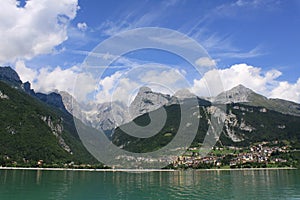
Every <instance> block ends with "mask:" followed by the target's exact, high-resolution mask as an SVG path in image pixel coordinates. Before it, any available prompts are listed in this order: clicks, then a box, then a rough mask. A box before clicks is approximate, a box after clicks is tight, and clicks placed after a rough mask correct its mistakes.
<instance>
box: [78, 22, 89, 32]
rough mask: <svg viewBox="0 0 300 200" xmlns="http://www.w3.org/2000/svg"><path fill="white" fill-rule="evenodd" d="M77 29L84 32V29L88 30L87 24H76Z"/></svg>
mask: <svg viewBox="0 0 300 200" xmlns="http://www.w3.org/2000/svg"><path fill="white" fill-rule="evenodd" d="M77 28H78V29H79V30H80V31H86V29H87V28H88V26H87V24H86V23H85V22H83V23H78V24H77Z"/></svg>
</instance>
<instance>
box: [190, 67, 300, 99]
mask: <svg viewBox="0 0 300 200" xmlns="http://www.w3.org/2000/svg"><path fill="white" fill-rule="evenodd" d="M281 74H282V73H281V72H280V71H278V70H269V71H267V72H263V71H262V69H261V68H259V67H254V66H250V65H247V64H236V65H233V66H231V67H230V68H226V69H218V70H217V69H215V70H211V71H208V72H206V73H205V74H204V76H203V77H202V78H201V79H200V80H197V79H195V80H194V84H193V87H192V89H191V90H192V91H193V92H194V93H196V94H197V95H200V96H215V95H217V94H219V93H220V92H221V91H222V88H223V89H224V90H229V89H231V88H233V87H235V86H237V85H238V84H242V85H244V86H246V87H248V88H250V89H252V90H254V91H255V92H257V93H259V94H263V95H265V96H267V97H274V96H275V95H277V97H278V98H284V99H288V100H295V98H292V96H291V95H290V94H291V93H293V92H287V93H288V94H284V93H282V92H280V90H284V88H290V89H291V91H293V90H296V89H295V88H297V86H295V85H291V84H288V83H284V82H280V81H278V80H276V79H277V78H278V77H279V76H280V75H281ZM218 80H221V82H220V81H218ZM207 83H208V84H207ZM221 84H223V86H221ZM207 85H209V86H211V87H210V88H207ZM280 88H281V89H280ZM294 95H295V94H294ZM297 101H298V102H300V99H299V98H298V100H297Z"/></svg>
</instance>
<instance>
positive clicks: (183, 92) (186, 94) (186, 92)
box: [174, 89, 196, 99]
mask: <svg viewBox="0 0 300 200" xmlns="http://www.w3.org/2000/svg"><path fill="white" fill-rule="evenodd" d="M174 96H175V97H177V98H180V99H187V98H193V97H196V95H195V94H193V93H191V92H190V91H189V90H188V89H180V90H178V91H176V92H175V94H174Z"/></svg>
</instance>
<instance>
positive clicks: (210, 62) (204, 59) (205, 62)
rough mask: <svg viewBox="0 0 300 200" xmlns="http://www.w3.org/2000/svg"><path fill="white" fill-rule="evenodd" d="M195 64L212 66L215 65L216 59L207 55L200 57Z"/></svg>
mask: <svg viewBox="0 0 300 200" xmlns="http://www.w3.org/2000/svg"><path fill="white" fill-rule="evenodd" d="M195 64H196V65H198V66H199V67H214V66H216V61H215V60H213V59H211V58H209V57H201V58H199V59H197V60H196V62H195Z"/></svg>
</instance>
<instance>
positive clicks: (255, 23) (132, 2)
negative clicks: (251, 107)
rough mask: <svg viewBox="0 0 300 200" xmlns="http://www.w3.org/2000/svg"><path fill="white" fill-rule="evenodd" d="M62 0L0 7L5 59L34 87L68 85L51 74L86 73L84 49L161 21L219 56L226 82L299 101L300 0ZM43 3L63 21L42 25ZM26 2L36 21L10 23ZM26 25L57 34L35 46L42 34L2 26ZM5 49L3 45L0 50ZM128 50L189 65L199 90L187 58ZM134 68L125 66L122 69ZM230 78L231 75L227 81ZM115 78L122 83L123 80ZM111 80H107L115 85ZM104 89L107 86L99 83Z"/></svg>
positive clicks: (135, 56)
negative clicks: (39, 7) (56, 79)
mask: <svg viewBox="0 0 300 200" xmlns="http://www.w3.org/2000/svg"><path fill="white" fill-rule="evenodd" d="M10 2H13V3H14V2H15V1H13V0H10ZM61 2H65V5H58V4H59V3H58V4H57V6H56V5H55V3H53V2H52V4H53V5H51V6H49V4H50V1H46V0H43V1H40V2H38V1H37V0H32V1H31V2H30V3H29V2H25V1H21V3H20V4H19V5H18V6H16V7H19V9H17V10H16V9H13V8H11V9H12V10H11V11H12V12H10V13H7V14H6V13H5V12H4V14H2V15H1V14H0V19H1V18H3V19H1V24H2V28H1V29H0V32H1V31H2V32H3V35H4V37H3V36H2V37H3V38H2V39H3V41H2V42H4V43H5V45H7V46H9V50H10V51H11V54H7V55H6V54H5V55H6V56H5V55H4V56H2V57H1V56H0V63H1V64H2V65H4V64H10V65H12V66H14V67H15V68H16V69H17V71H18V72H19V73H21V74H20V76H21V78H22V79H24V81H25V79H26V80H29V81H31V82H33V87H34V88H35V89H36V90H41V91H44V92H47V91H46V90H53V89H55V88H54V87H57V88H56V89H59V90H63V89H64V87H63V85H64V83H63V82H61V84H62V85H58V84H59V83H57V84H56V83H54V80H52V79H51V77H55V74H54V73H55V72H57V73H60V74H65V76H66V79H68V77H69V75H70V74H72V75H77V74H78V73H81V72H79V71H80V70H79V69H78V68H80V64H81V63H82V62H83V61H84V59H85V58H86V56H87V53H88V52H90V51H92V50H93V49H94V48H95V47H96V46H97V45H98V44H99V43H101V42H102V41H104V40H105V39H107V38H109V37H111V36H114V35H115V34H118V33H121V32H122V31H127V30H132V29H134V28H142V27H161V28H168V29H172V30H175V31H178V32H180V33H182V34H184V35H186V36H188V37H190V38H192V39H194V40H196V41H197V42H198V43H199V44H201V45H202V46H203V47H204V49H205V50H206V51H207V53H208V54H209V56H210V58H211V59H212V60H213V61H214V62H215V63H216V67H217V68H218V69H219V72H220V76H221V78H222V79H224V83H223V84H224V89H228V88H230V87H232V86H234V85H237V84H239V83H242V84H244V85H246V86H247V87H250V88H251V89H253V90H255V91H257V92H259V93H262V94H264V95H266V96H268V97H276V98H284V99H289V100H292V101H297V102H300V94H299V90H300V80H299V77H300V68H299V67H300V60H299V57H300V55H299V54H300V53H299V52H300V37H299V35H300V28H299V27H300V1H297V0H290V1H280V0H253V1H247V0H232V1H217V0H215V1H206V0H203V1H201V0H166V1H158V0H151V1H150V0H149V1H137V0H127V1H106V0H100V1H99V0H79V1H77V0H71V1H66V0H65V1H61ZM1 4H3V2H2V3H1ZM5 6H7V8H8V7H9V8H10V7H12V6H11V5H9V3H7V4H3V6H1V7H2V9H5ZM38 6H45V9H46V10H49V16H53V19H59V20H60V22H59V25H58V24H57V23H58V22H57V21H56V22H55V24H54V25H53V24H51V23H50V22H49V25H47V26H46V25H45V28H43V22H41V23H38V20H39V19H47V18H46V16H43V15H42V14H40V13H38V12H35V10H36V8H37V7H38ZM47 6H49V7H47ZM22 9H23V11H24V10H26V11H28V13H30V12H32V13H35V14H36V15H31V16H35V17H36V20H32V19H31V20H29V22H26V23H25V22H24V21H20V22H15V23H16V24H14V22H9V20H8V18H7V17H9V18H10V17H18V18H17V19H19V18H20V17H22V16H23V15H24V16H26V14H24V13H25V12H24V13H22V12H23V11H22ZM7 10H9V9H7ZM0 11H1V8H0ZM50 11H51V12H50ZM40 15H42V16H40ZM43 17H45V18H43ZM54 17H55V18H54ZM24 20H25V17H24ZM17 21H18V20H17ZM49 21H50V20H49ZM5 22H7V23H5ZM18 23H19V24H18ZM24 24H26V26H25V25H24ZM23 25H24V27H25V29H26V28H28V29H29V28H31V26H32V29H33V30H35V29H39V28H40V27H42V28H40V29H41V30H44V29H45V31H40V32H38V31H36V38H39V36H40V35H43V37H42V36H41V37H40V38H41V40H44V41H45V40H47V41H48V38H47V37H46V36H47V33H48V32H49V33H51V34H49V37H50V35H53V38H54V39H53V42H52V43H51V42H48V43H45V44H44V43H42V44H43V45H44V46H42V45H39V46H38V45H37V44H41V41H37V43H34V42H32V43H29V42H27V41H30V40H31V38H30V37H31V36H30V34H28V33H27V32H26V34H24V35H25V36H26V37H25V36H24V40H17V38H20V35H18V37H17V36H16V37H13V36H12V34H11V33H10V35H8V33H7V32H5V29H4V28H6V30H11V31H12V32H13V31H14V30H15V29H14V28H13V27H20V26H23ZM52 25H53V27H52ZM0 27H1V26H0ZM51 27H52V28H51ZM22 30H24V29H22ZM47 31H48V32H47ZM19 33H22V32H19ZM6 35H7V38H5V36H6ZM33 35H34V34H33ZM45 35H46V36H45ZM54 36H55V37H54ZM32 37H33V36H32ZM21 39H22V36H21ZM7 41H8V42H7ZM10 41H12V42H11V43H10ZM23 42H24V45H23ZM25 42H27V43H28V44H27V43H26V44H25ZM5 45H2V46H4V47H5ZM16 45H18V46H21V47H20V48H21V49H22V47H23V46H24V49H25V47H26V48H29V49H30V48H31V47H32V52H28V51H25V50H24V51H23V52H22V51H21V50H20V48H12V47H14V46H16ZM22 45H23V46H22ZM37 46H38V48H37ZM40 46H42V47H40ZM4 47H2V48H4ZM10 48H12V49H10ZM6 49H7V48H6ZM36 49H38V50H36ZM40 49H42V50H40ZM4 51H5V49H2V50H1V49H0V53H1V52H4ZM14 51H18V52H16V53H14ZM12 55H17V56H12ZM126 57H127V58H128V59H129V60H134V61H136V62H139V63H142V64H147V63H157V64H162V65H165V66H171V68H174V69H177V70H179V71H180V70H183V71H185V75H186V77H185V78H186V79H189V83H190V84H191V90H192V91H193V92H195V93H200V94H199V95H201V87H199V86H196V85H195V84H201V83H202V82H201V77H196V76H193V75H192V74H193V73H190V75H189V72H191V71H190V70H189V68H190V67H191V66H189V65H188V64H187V63H186V62H185V61H184V60H182V59H180V58H178V57H176V56H174V55H170V54H168V53H167V52H161V51H160V52H159V51H151V50H148V51H140V52H135V53H131V54H128V55H126ZM123 64H124V63H123ZM126 64H132V63H131V62H126ZM135 64H136V63H135ZM130 67H131V66H124V68H123V69H128V68H130ZM70 70H71V71H70ZM119 70H120V68H111V69H110V70H109V71H108V73H107V74H106V75H107V77H102V78H103V79H105V78H107V80H108V79H109V78H110V80H114V79H113V78H114V77H118V74H116V73H118V71H119ZM121 70H122V69H121ZM170 73H171V74H172V72H170ZM230 74H231V75H230ZM231 76H234V77H231ZM227 77H228V79H229V80H225V79H226V78H227ZM62 78H64V77H63V76H62ZM42 80H49V82H51V83H52V84H48V85H47V84H45V83H42ZM118 81H119V82H122V81H120V79H118ZM100 82H101V81H100ZM103 82H105V81H104V80H103ZM103 84H104V83H103ZM100 85H101V83H100ZM106 86H107V85H106ZM112 87H113V86H111V85H110V86H107V88H109V90H110V91H111V88H112ZM115 87H116V86H114V88H115ZM136 87H138V84H137V85H136ZM101 88H105V86H104V85H101ZM68 89H69V88H66V89H65V90H68ZM98 89H99V88H98ZM107 92H108V91H106V94H107ZM204 93H205V92H203V94H204ZM124 95H126V94H124ZM100 96H105V95H104V94H101V95H100ZM107 98H108V97H107ZM107 98H104V99H106V100H107Z"/></svg>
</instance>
